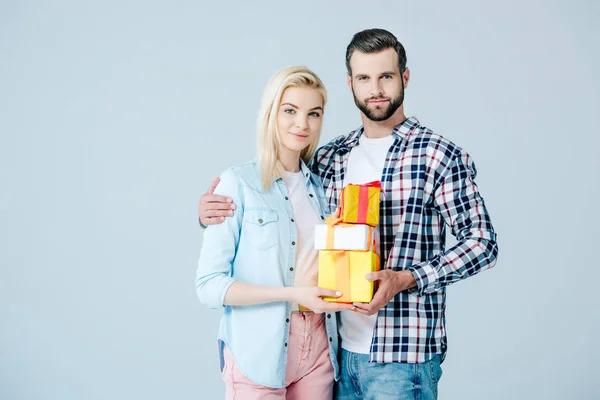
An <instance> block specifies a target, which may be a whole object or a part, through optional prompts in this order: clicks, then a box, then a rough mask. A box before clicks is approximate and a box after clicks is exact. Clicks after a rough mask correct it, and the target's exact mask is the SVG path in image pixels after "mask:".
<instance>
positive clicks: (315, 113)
mask: <svg viewBox="0 0 600 400" xmlns="http://www.w3.org/2000/svg"><path fill="white" fill-rule="evenodd" d="M308 115H310V116H312V117H316V118H319V117H320V116H321V114H319V113H318V112H311V113H310V114H308Z"/></svg>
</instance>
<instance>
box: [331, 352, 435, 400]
mask: <svg viewBox="0 0 600 400" xmlns="http://www.w3.org/2000/svg"><path fill="white" fill-rule="evenodd" d="M340 361H341V362H340V375H341V376H340V380H339V382H337V384H336V396H335V398H336V399H337V400H409V399H410V400H436V399H437V387H438V382H439V380H440V378H441V377H442V368H441V366H440V356H439V355H438V356H435V357H434V358H432V359H431V360H429V361H427V362H424V363H422V364H404V363H370V362H369V355H368V354H358V353H352V352H350V351H346V350H344V349H342V352H341V360H340Z"/></svg>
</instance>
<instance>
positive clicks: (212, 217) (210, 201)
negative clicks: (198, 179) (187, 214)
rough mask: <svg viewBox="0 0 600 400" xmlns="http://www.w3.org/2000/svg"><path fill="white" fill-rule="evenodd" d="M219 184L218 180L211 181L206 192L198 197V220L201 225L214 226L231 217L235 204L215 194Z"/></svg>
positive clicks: (227, 198)
mask: <svg viewBox="0 0 600 400" xmlns="http://www.w3.org/2000/svg"><path fill="white" fill-rule="evenodd" d="M218 184H219V178H215V179H213V181H212V183H211V184H210V187H209V188H208V191H207V192H206V193H204V194H203V195H202V196H200V203H198V219H199V221H200V223H201V224H202V225H205V226H208V225H215V224H220V223H221V222H223V221H225V217H231V216H232V215H233V210H235V204H233V202H232V201H233V200H231V199H230V198H229V197H225V196H219V195H218V194H215V188H216V187H217V185H218Z"/></svg>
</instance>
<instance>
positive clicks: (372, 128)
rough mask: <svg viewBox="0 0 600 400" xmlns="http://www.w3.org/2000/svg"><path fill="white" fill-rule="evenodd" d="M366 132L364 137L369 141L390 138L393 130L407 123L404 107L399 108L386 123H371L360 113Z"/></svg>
mask: <svg viewBox="0 0 600 400" xmlns="http://www.w3.org/2000/svg"><path fill="white" fill-rule="evenodd" d="M360 117H361V119H362V123H363V127H364V128H365V130H364V135H365V136H366V137H368V138H369V139H378V138H383V137H386V136H389V135H390V134H391V133H392V129H394V128H395V127H397V126H398V125H400V124H401V123H403V122H404V121H406V116H405V115H404V105H402V106H400V107H398V109H397V110H396V112H395V113H394V114H393V115H392V116H391V117H389V118H388V119H386V120H385V121H371V120H370V119H369V118H367V117H366V116H365V114H363V113H362V112H361V113H360Z"/></svg>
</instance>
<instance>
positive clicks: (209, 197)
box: [200, 193, 232, 205]
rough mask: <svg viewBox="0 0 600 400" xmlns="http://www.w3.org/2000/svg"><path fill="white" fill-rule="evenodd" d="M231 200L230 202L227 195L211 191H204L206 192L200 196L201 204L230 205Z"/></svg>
mask: <svg viewBox="0 0 600 400" xmlns="http://www.w3.org/2000/svg"><path fill="white" fill-rule="evenodd" d="M231 202H232V200H231V199H230V198H229V197H227V196H220V195H218V194H213V193H206V194H203V195H202V197H200V203H201V204H208V203H222V204H226V205H231Z"/></svg>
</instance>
